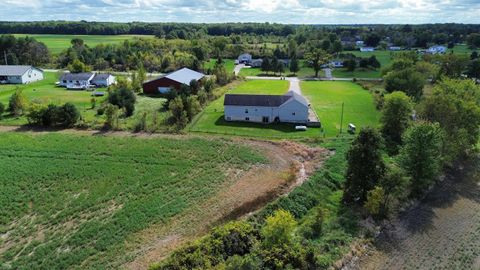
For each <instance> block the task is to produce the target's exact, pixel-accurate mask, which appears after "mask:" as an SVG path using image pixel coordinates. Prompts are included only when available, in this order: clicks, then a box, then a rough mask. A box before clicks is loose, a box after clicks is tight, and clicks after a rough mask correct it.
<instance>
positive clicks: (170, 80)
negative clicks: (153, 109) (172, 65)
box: [143, 68, 205, 95]
mask: <svg viewBox="0 0 480 270" xmlns="http://www.w3.org/2000/svg"><path fill="white" fill-rule="evenodd" d="M204 77H205V74H202V73H200V72H196V71H194V70H191V69H188V68H182V69H179V70H177V71H175V72H172V73H170V74H167V75H165V76H163V77H160V78H157V79H154V80H151V81H148V82H145V83H144V84H143V93H145V94H147V95H157V94H166V93H168V92H170V91H172V89H175V90H176V91H179V90H180V87H181V86H182V84H185V85H190V82H191V81H192V80H196V81H200V80H201V79H203V78H204Z"/></svg>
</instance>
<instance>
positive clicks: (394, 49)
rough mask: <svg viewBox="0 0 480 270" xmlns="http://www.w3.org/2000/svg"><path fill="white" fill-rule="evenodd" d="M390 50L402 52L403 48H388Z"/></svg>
mask: <svg viewBox="0 0 480 270" xmlns="http://www.w3.org/2000/svg"><path fill="white" fill-rule="evenodd" d="M388 49H389V50H390V51H401V50H402V47H399V46H390V47H388Z"/></svg>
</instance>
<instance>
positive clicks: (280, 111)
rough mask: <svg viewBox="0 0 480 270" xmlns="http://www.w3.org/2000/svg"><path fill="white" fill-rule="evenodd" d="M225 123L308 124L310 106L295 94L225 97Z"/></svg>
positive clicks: (230, 95) (228, 95)
mask: <svg viewBox="0 0 480 270" xmlns="http://www.w3.org/2000/svg"><path fill="white" fill-rule="evenodd" d="M224 111H225V116H224V117H225V121H240V122H254V123H265V124H269V123H273V122H283V123H299V124H307V123H308V121H309V120H308V119H309V112H308V111H309V104H308V101H307V100H306V99H305V98H304V97H303V96H302V95H299V94H297V93H294V92H288V93H287V94H286V95H283V96H280V95H232V94H227V95H225V101H224Z"/></svg>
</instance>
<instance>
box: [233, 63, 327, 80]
mask: <svg viewBox="0 0 480 270" xmlns="http://www.w3.org/2000/svg"><path fill="white" fill-rule="evenodd" d="M240 75H241V76H273V73H271V72H269V73H268V74H265V72H263V71H262V70H261V69H260V68H243V69H242V70H241V71H240ZM282 75H283V76H289V77H291V76H296V77H300V78H307V77H314V76H315V71H314V70H313V69H312V68H310V67H307V66H306V64H305V60H300V70H299V71H298V72H297V73H296V74H295V75H294V74H293V73H292V72H290V70H289V69H288V68H285V72H284V73H283V74H282ZM318 76H319V77H324V76H325V74H324V72H323V70H321V71H320V72H319V73H318Z"/></svg>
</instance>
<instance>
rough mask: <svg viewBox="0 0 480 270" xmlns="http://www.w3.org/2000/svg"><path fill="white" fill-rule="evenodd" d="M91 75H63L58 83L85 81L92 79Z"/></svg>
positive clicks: (89, 73)
mask: <svg viewBox="0 0 480 270" xmlns="http://www.w3.org/2000/svg"><path fill="white" fill-rule="evenodd" d="M92 75H93V73H91V72H84V73H64V74H63V75H62V77H61V78H60V81H85V80H88V79H90V77H92Z"/></svg>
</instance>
